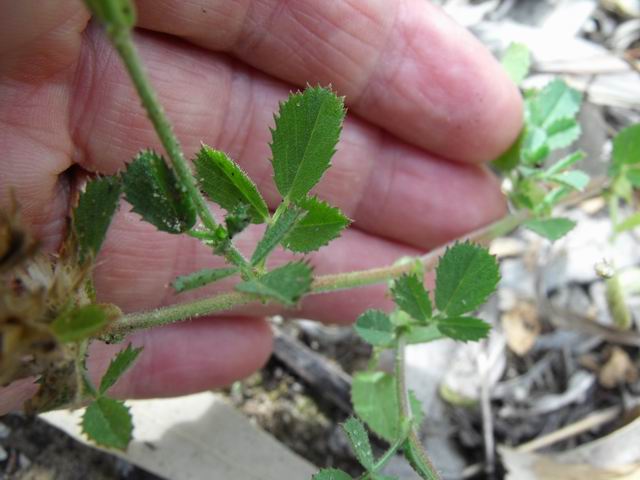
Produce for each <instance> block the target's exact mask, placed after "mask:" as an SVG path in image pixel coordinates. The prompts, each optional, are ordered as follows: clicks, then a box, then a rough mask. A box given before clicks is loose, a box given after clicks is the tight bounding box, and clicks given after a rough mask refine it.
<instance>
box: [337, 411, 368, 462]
mask: <svg viewBox="0 0 640 480" xmlns="http://www.w3.org/2000/svg"><path fill="white" fill-rule="evenodd" d="M342 428H343V429H344V431H345V433H346V434H347V437H348V438H349V443H351V448H352V449H353V453H355V455H356V458H357V459H358V461H359V462H360V465H362V466H363V467H364V468H365V470H367V471H368V472H370V471H372V470H373V466H374V464H375V459H374V457H373V451H372V450H371V444H370V443H369V435H368V434H367V431H366V429H365V428H364V425H363V423H362V422H361V421H360V420H358V419H357V418H355V417H349V418H348V419H347V421H346V422H344V423H343V424H342Z"/></svg>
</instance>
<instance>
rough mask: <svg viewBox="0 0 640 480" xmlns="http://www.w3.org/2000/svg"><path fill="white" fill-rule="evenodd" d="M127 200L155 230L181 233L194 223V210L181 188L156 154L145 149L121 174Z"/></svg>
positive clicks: (171, 172)
mask: <svg viewBox="0 0 640 480" xmlns="http://www.w3.org/2000/svg"><path fill="white" fill-rule="evenodd" d="M122 178H123V180H124V192H125V195H126V199H127V201H128V202H129V203H130V204H131V206H132V207H133V211H134V212H136V213H138V214H139V215H140V216H141V217H142V218H143V219H144V220H146V221H147V222H149V223H151V224H152V225H154V226H155V227H156V228H157V229H158V230H162V231H163V232H168V233H182V232H185V231H186V230H189V229H190V228H191V227H193V225H194V224H195V223H196V210H195V207H194V205H193V203H192V202H191V199H190V198H189V197H188V196H187V194H186V193H185V191H184V189H183V188H181V185H180V183H179V181H178V179H177V178H176V175H175V173H174V172H173V170H171V169H170V168H169V166H168V165H167V164H166V162H165V161H164V159H163V158H162V157H161V156H159V155H158V154H156V153H154V152H152V151H149V150H145V151H143V152H141V153H140V154H138V156H136V158H134V159H133V161H132V162H131V163H130V164H129V165H127V170H126V171H125V172H124V173H123V174H122Z"/></svg>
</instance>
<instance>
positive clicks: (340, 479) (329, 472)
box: [312, 468, 353, 480]
mask: <svg viewBox="0 0 640 480" xmlns="http://www.w3.org/2000/svg"><path fill="white" fill-rule="evenodd" d="M312 480H353V478H352V477H351V475H349V474H347V473H344V472H343V471H342V470H338V469H337V468H323V469H322V470H320V471H319V472H318V473H316V474H315V475H314V476H313V477H312Z"/></svg>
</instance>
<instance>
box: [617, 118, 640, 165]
mask: <svg viewBox="0 0 640 480" xmlns="http://www.w3.org/2000/svg"><path fill="white" fill-rule="evenodd" d="M611 159H612V164H611V171H612V172H611V173H612V174H617V173H618V172H620V171H621V169H622V167H623V166H624V165H633V164H637V163H640V123H636V124H635V125H631V126H630V127H627V128H625V129H623V130H621V131H620V133H618V134H617V135H616V136H615V138H614V139H613V153H612V155H611Z"/></svg>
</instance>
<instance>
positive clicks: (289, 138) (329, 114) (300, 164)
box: [271, 87, 345, 202]
mask: <svg viewBox="0 0 640 480" xmlns="http://www.w3.org/2000/svg"><path fill="white" fill-rule="evenodd" d="M344 114H345V110H344V103H343V100H342V99H341V98H338V97H336V95H335V94H334V93H333V92H331V91H330V90H328V89H325V88H321V87H307V88H306V89H305V91H304V92H302V93H300V92H299V93H294V94H291V95H289V98H288V99H287V101H286V102H284V103H281V104H280V111H279V113H278V115H277V116H276V117H275V124H276V125H275V129H273V130H272V132H271V133H272V142H271V152H272V157H273V158H272V163H273V170H274V179H275V183H276V186H277V187H278V191H279V192H280V194H281V195H282V196H283V197H284V198H288V199H290V200H291V201H292V202H297V201H299V200H301V199H302V198H303V197H305V196H306V195H307V192H309V190H311V188H312V187H313V186H314V185H315V184H316V183H318V181H319V180H320V178H321V177H322V175H323V174H324V172H325V170H326V169H327V168H328V167H329V163H330V161H331V157H332V156H333V154H334V153H335V148H336V144H337V143H338V137H339V135H340V130H341V128H342V121H343V119H344Z"/></svg>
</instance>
